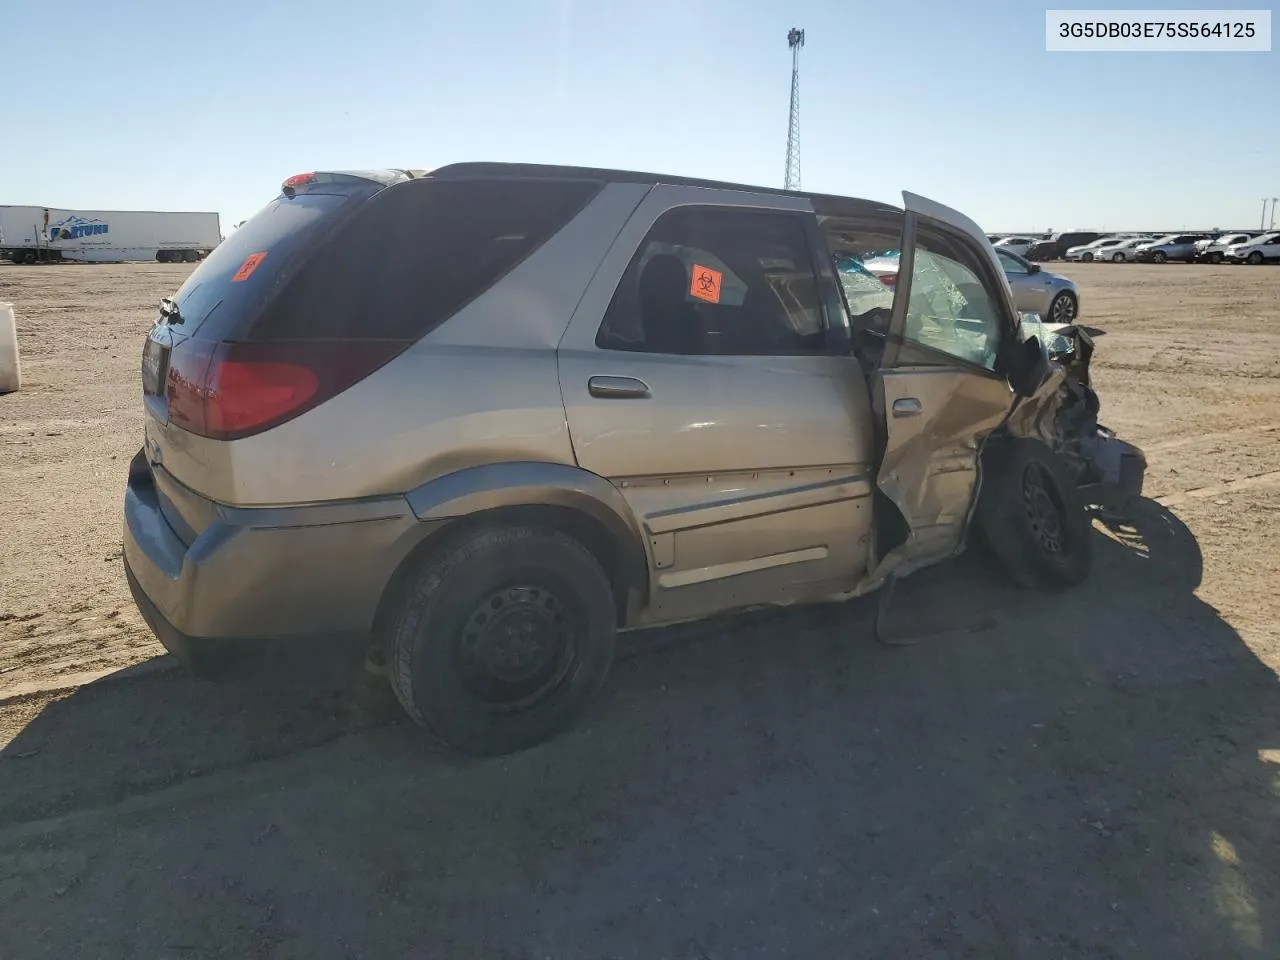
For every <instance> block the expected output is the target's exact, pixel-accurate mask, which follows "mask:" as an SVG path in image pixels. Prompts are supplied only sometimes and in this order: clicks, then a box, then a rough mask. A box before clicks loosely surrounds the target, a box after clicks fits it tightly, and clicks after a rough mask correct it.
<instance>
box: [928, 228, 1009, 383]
mask: <svg viewBox="0 0 1280 960" xmlns="http://www.w3.org/2000/svg"><path fill="white" fill-rule="evenodd" d="M979 270H980V268H976V265H975V255H974V254H972V253H970V251H969V250H968V249H966V248H965V247H964V246H962V245H961V244H960V243H959V242H957V241H955V240H953V239H951V238H950V237H947V236H944V235H942V234H939V233H935V232H933V231H931V230H928V229H926V228H922V229H921V231H920V233H919V234H918V236H917V245H916V251H915V264H914V265H913V267H912V270H911V295H910V297H909V299H908V300H907V318H906V331H905V334H906V338H907V339H908V340H910V341H913V342H915V343H918V344H921V345H922V346H926V347H929V348H931V349H932V350H936V351H938V352H940V353H944V354H946V355H948V356H950V357H955V358H956V359H959V360H962V361H964V362H966V363H972V364H976V365H978V366H981V367H985V368H986V369H988V370H994V369H995V367H996V357H997V355H998V353H999V348H1000V314H999V311H998V307H997V302H996V299H995V296H994V295H993V293H992V292H991V291H989V290H988V289H987V288H986V286H985V285H984V284H983V282H982V280H981V277H980V273H979Z"/></svg>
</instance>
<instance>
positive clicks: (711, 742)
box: [0, 264, 1280, 958]
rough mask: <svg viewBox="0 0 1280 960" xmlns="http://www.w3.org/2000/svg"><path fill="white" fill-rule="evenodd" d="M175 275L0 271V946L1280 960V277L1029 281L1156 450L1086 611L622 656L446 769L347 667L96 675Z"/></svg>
mask: <svg viewBox="0 0 1280 960" xmlns="http://www.w3.org/2000/svg"><path fill="white" fill-rule="evenodd" d="M189 269H190V268H189V267H184V266H180V265H172V266H170V265H159V264H155V265H132V266H65V267H53V268H16V267H9V266H7V265H6V266H0V300H11V301H13V302H14V303H15V308H16V310H17V315H18V329H19V340H20V346H21V350H22V356H23V373H24V380H25V383H24V389H23V391H22V392H21V393H18V394H14V395H10V396H5V397H0V530H2V531H3V545H4V549H3V551H2V552H0V917H3V922H2V923H0V957H15V958H17V957H22V958H26V957H38V956H58V957H65V956H95V957H116V956H120V957H126V956H127V957H134V956H154V957H183V958H185V957H237V958H239V957H249V956H260V957H307V958H327V957H388V956H406V957H407V956H413V957H433V958H434V957H449V958H457V957H500V958H525V957H529V958H541V957H556V958H564V957H592V958H595V957H636V958H660V957H669V958H720V957H746V956H761V957H763V956H799V957H828V956H830V957H841V958H843V957H861V956H866V957H892V958H926V957H927V958H934V957H937V958H943V957H948V958H949V957H984V958H985V957H993V958H1043V957H1080V958H1084V957H1090V958H1097V957H1160V958H1178V957H1187V958H1205V957H1260V958H1262V957H1276V956H1280V766H1277V764H1280V684H1278V683H1277V677H1276V672H1275V671H1276V668H1277V666H1280V619H1278V611H1280V600H1277V589H1276V587H1277V584H1280V551H1278V550H1277V549H1276V548H1275V543H1276V542H1277V541H1278V540H1280V296H1278V294H1280V270H1274V269H1267V268H1247V267H1236V268H1232V267H1207V266H1174V265H1169V266H1120V265H1109V264H1107V265H1098V264H1085V265H1071V266H1065V265H1060V266H1055V267H1054V269H1060V270H1061V272H1065V273H1068V274H1069V275H1071V276H1072V277H1074V278H1075V279H1076V280H1077V281H1078V282H1079V283H1080V285H1081V289H1082V304H1083V319H1084V321H1085V322H1086V323H1088V324H1090V325H1092V326H1096V327H1098V328H1100V329H1101V330H1103V331H1105V332H1104V334H1103V335H1101V336H1099V337H1098V340H1097V349H1098V354H1097V359H1096V361H1095V363H1096V371H1097V386H1098V388H1099V392H1100V393H1101V395H1102V401H1103V420H1104V422H1106V423H1107V424H1108V425H1109V426H1111V427H1113V428H1115V429H1116V430H1117V431H1118V432H1119V433H1120V434H1121V435H1122V436H1124V437H1125V438H1127V439H1129V440H1132V441H1134V442H1137V443H1139V444H1141V445H1142V446H1143V447H1144V448H1145V449H1146V451H1147V453H1148V456H1149V458H1150V461H1151V464H1150V471H1149V474H1148V490H1147V493H1148V499H1147V500H1145V501H1144V502H1143V503H1142V504H1140V505H1139V506H1138V507H1137V508H1135V509H1134V511H1133V512H1132V515H1131V516H1128V517H1126V518H1123V519H1121V520H1113V521H1110V525H1109V526H1108V527H1102V526H1101V525H1100V527H1099V530H1098V532H1097V534H1096V536H1095V544H1094V546H1095V550H1096V557H1095V572H1094V576H1093V577H1092V579H1091V580H1090V582H1089V583H1087V584H1086V585H1084V586H1083V587H1081V588H1078V589H1076V590H1072V591H1067V592H1063V593H1055V594H1047V595H1046V594H1028V593H1022V592H1017V591H1013V590H1010V589H1006V588H1004V587H1002V586H1000V585H999V584H997V583H995V582H993V580H992V578H991V577H990V575H989V574H988V573H987V571H986V570H985V569H984V568H982V567H981V565H980V564H979V563H978V562H977V561H976V560H973V559H969V558H965V559H962V560H961V561H958V562H956V563H953V564H949V565H946V566H945V567H942V568H939V569H937V570H933V571H929V572H927V573H926V574H924V575H921V576H920V577H919V578H917V580H916V581H915V582H914V583H910V584H909V585H907V586H904V590H905V591H906V595H905V596H900V597H899V598H897V599H895V605H894V614H893V615H894V617H895V618H897V619H898V621H899V622H901V623H903V624H904V625H906V626H908V627H909V626H913V625H917V624H918V622H919V621H918V619H917V620H913V619H912V618H918V617H919V616H922V614H920V613H919V612H920V611H932V612H933V613H935V614H938V613H941V615H942V616H944V617H945V618H946V619H947V620H949V621H951V622H953V623H960V624H965V623H970V622H972V623H977V622H979V621H980V620H981V619H982V615H983V614H987V613H991V612H994V614H995V616H996V625H995V626H994V627H991V628H988V629H981V630H975V631H972V632H967V633H959V634H955V633H953V634H949V635H946V636H940V637H936V638H933V639H929V640H926V641H925V642H923V643H921V644H919V645H917V646H914V647H908V648H889V647H885V646H882V645H879V644H877V643H876V642H875V641H874V639H873V638H872V634H871V630H870V624H871V619H872V618H873V617H874V613H875V608H874V601H863V602H858V603H853V604H848V605H844V606H840V607H830V608H821V609H811V610H799V611H787V612H778V613H769V614H761V615H752V616H746V617H739V618H734V619H730V620H727V621H722V622H717V623H712V624H702V625H699V626H696V627H691V628H685V629H681V630H675V631H660V632H650V633H647V634H643V635H639V636H635V637H632V638H630V639H628V640H627V641H626V643H625V644H624V647H623V652H622V656H621V659H620V662H619V664H618V666H617V668H616V669H615V671H614V673H613V675H612V678H611V680H610V683H609V688H608V690H607V692H606V695H605V696H604V697H603V698H602V700H601V702H600V703H599V705H598V706H597V708H596V709H595V710H594V712H593V713H592V714H591V715H590V716H589V717H587V718H586V719H585V720H584V722H583V723H581V724H580V725H579V726H578V727H577V728H575V729H574V730H573V731H571V732H570V733H569V734H568V735H566V736H564V737H561V738H560V739H558V740H556V741H554V742H553V743H550V744H547V745H545V746H543V747H540V748H538V749H535V750H532V751H529V752H527V753H525V754H521V755H519V756H516V757H510V758H506V759H501V760H492V761H474V760H463V759H459V758H457V757H454V756H451V755H446V754H443V753H440V752H437V751H435V750H434V749H433V748H431V747H429V746H428V745H427V744H426V743H425V742H424V741H423V739H422V738H421V737H420V736H419V735H418V734H417V732H416V731H415V730H414V728H413V727H412V726H411V725H409V724H407V723H404V722H401V720H400V717H399V715H398V713H397V711H396V710H395V709H394V708H393V705H392V704H391V703H390V701H389V700H388V698H387V697H386V695H385V692H384V691H383V690H381V688H379V687H376V686H371V685H369V684H359V683H355V682H353V681H351V680H349V679H348V678H347V677H345V676H338V675H335V676H332V677H328V676H325V677H318V678H308V679H306V680H298V681H296V682H293V683H285V682H284V681H283V680H273V681H265V680H264V681H261V682H259V683H256V684H253V685H246V686H208V685H202V684H199V683H197V682H195V681H193V680H191V679H189V678H188V677H187V676H186V675H185V674H183V673H181V672H178V671H161V670H157V671H153V672H150V673H146V674H143V675H138V676H135V677H132V678H130V679H127V680H112V681H109V682H105V683H88V680H89V679H90V678H92V677H94V676H95V675H96V674H98V673H101V672H102V671H106V670H111V669H116V668H123V667H129V666H132V665H135V664H143V663H163V661H161V660H158V659H157V658H158V657H159V656H160V654H161V650H160V648H159V646H158V645H157V644H156V643H155V641H154V640H153V639H152V638H151V637H150V635H149V634H148V632H147V631H146V629H145V627H144V626H143V624H142V621H141V619H140V618H139V617H138V615H137V614H136V612H135V611H134V609H133V605H132V602H131V601H130V599H129V597H128V592H127V589H126V588H125V585H124V578H123V573H122V571H121V564H120V549H119V544H120V532H119V525H120V500H121V495H122V491H123V487H124V478H125V471H126V466H127V463H128V460H129V458H130V457H131V456H132V455H133V453H134V452H135V451H136V450H137V448H138V446H139V444H140V441H139V438H140V435H141V405H140V403H139V396H138V392H139V388H138V363H139V355H140V350H141V341H142V337H143V335H144V334H145V331H146V329H147V328H148V326H149V324H150V322H151V318H152V316H153V314H154V310H155V306H156V303H157V301H158V300H159V298H160V297H162V296H165V295H167V294H169V293H171V292H172V291H173V290H174V289H175V288H176V287H177V285H178V284H179V283H180V282H181V280H182V278H183V277H184V276H185V275H186V273H187V271H188V270H189ZM78 684H79V685H78ZM52 687H57V688H58V689H49V688H52ZM41 688H44V689H41Z"/></svg>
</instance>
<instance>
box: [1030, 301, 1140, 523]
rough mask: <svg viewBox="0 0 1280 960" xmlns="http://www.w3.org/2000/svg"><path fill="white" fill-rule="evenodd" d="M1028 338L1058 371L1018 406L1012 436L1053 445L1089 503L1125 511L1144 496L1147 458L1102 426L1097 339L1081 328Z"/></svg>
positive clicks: (1053, 327) (1050, 329) (1052, 328)
mask: <svg viewBox="0 0 1280 960" xmlns="http://www.w3.org/2000/svg"><path fill="white" fill-rule="evenodd" d="M1029 332H1033V333H1035V334H1036V335H1038V336H1040V337H1041V342H1042V343H1043V344H1044V346H1045V349H1046V351H1047V352H1048V354H1049V359H1050V360H1051V361H1053V364H1054V371H1053V375H1052V376H1050V377H1049V378H1048V379H1047V380H1046V381H1045V382H1044V384H1042V385H1041V387H1040V390H1039V391H1038V392H1037V393H1036V395H1035V396H1033V397H1030V398H1028V399H1027V400H1025V401H1024V402H1023V403H1021V404H1019V405H1018V407H1017V408H1016V409H1015V410H1014V412H1013V414H1012V415H1011V416H1010V418H1009V420H1008V422H1007V424H1006V428H1007V429H1008V431H1009V433H1011V434H1013V435H1014V436H1020V437H1036V438H1039V439H1040V440H1043V441H1044V442H1045V443H1047V444H1049V446H1051V447H1052V448H1053V449H1054V450H1055V451H1056V452H1057V453H1058V454H1059V455H1060V456H1061V457H1062V458H1063V460H1064V461H1065V462H1066V463H1067V465H1068V467H1069V469H1070V470H1071V472H1072V474H1073V475H1074V476H1075V478H1076V482H1077V483H1078V484H1079V486H1080V488H1081V490H1082V492H1083V493H1084V494H1085V497H1086V500H1087V501H1088V502H1089V503H1092V504H1094V505H1096V506H1101V507H1105V508H1109V509H1120V508H1122V507H1123V506H1124V505H1125V504H1126V503H1128V502H1129V500H1130V499H1132V498H1134V497H1139V496H1141V495H1142V488H1143V482H1144V478H1145V475H1146V469H1147V458H1146V456H1145V455H1144V454H1143V452H1142V450H1141V449H1139V448H1138V447H1136V446H1134V445H1133V444H1131V443H1128V442H1126V441H1124V440H1121V439H1120V438H1119V437H1117V436H1116V435H1115V432H1114V431H1112V430H1110V429H1108V428H1107V427H1105V426H1103V425H1102V424H1101V423H1099V422H1098V413H1099V410H1100V407H1101V402H1100V401H1099V399H1098V394H1097V393H1096V392H1095V391H1094V389H1093V384H1092V381H1091V378H1090V373H1089V365H1090V362H1091V360H1092V359H1093V352H1094V341H1093V337H1092V336H1090V335H1089V333H1088V331H1086V330H1085V329H1084V328H1083V327H1081V326H1079V325H1077V324H1048V323H1039V324H1038V329H1036V330H1032V331H1029Z"/></svg>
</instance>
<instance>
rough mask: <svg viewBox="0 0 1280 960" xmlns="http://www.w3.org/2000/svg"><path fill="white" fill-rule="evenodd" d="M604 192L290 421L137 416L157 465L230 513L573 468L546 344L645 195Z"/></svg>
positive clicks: (551, 350)
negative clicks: (485, 467)
mask: <svg viewBox="0 0 1280 960" xmlns="http://www.w3.org/2000/svg"><path fill="white" fill-rule="evenodd" d="M649 189H650V188H649V187H647V186H645V185H642V184H634V183H614V184H609V185H608V186H606V187H605V188H604V189H603V190H602V191H601V192H600V193H599V194H598V195H597V196H596V197H595V199H593V200H592V201H591V202H590V203H589V204H588V205H587V207H586V208H585V209H584V210H583V211H582V212H581V213H579V214H578V216H577V217H576V218H574V219H573V220H572V221H571V222H570V223H569V224H568V225H566V226H565V227H564V229H562V230H561V231H560V232H559V233H557V234H556V235H555V236H554V237H552V238H551V239H550V240H549V241H548V242H547V243H546V244H544V245H543V246H542V247H541V248H540V249H539V250H538V251H537V252H535V253H534V254H533V255H532V256H531V257H529V258H528V259H527V260H525V261H524V262H523V263H521V264H520V265H518V266H517V267H516V268H515V269H514V270H512V271H511V272H510V273H509V274H507V275H506V276H505V277H503V278H502V280H501V281H499V282H498V283H496V284H495V285H494V286H493V287H491V288H490V289H489V290H488V291H486V292H485V293H484V294H482V295H481V296H479V297H477V298H476V299H475V300H474V301H473V302H471V303H470V304H468V305H467V306H465V307H464V308H463V309H462V310H460V311H459V312H458V313H457V314H456V315H455V316H453V317H452V318H450V319H449V320H448V321H447V322H445V323H444V324H443V325H441V326H440V327H439V328H438V329H436V330H435V331H433V332H432V333H430V334H429V335H428V336H427V337H425V338H424V339H423V340H422V341H421V342H419V343H418V344H416V345H415V346H413V347H412V348H410V349H409V350H408V351H406V352H405V353H403V354H401V355H400V356H399V357H397V358H396V359H394V360H392V361H391V362H390V363H389V364H387V365H386V366H385V367H383V368H382V369H380V370H378V371H376V372H375V373H374V374H372V375H370V376H369V377H367V378H365V379H364V380H361V381H360V382H359V383H357V384H355V385H354V386H353V387H351V388H349V389H347V390H345V391H343V392H342V393H341V394H339V395H338V396H336V397H334V398H333V399H331V400H328V401H327V402H325V403H324V404H321V405H320V406H319V407H316V408H315V409H314V410H311V411H308V412H307V413H305V414H303V415H302V416H300V417H298V418H297V419H295V420H290V421H288V422H287V423H284V424H281V425H280V426H278V427H275V428H273V429H271V430H268V431H266V432H265V433H261V434H257V435H254V436H251V437H246V438H244V439H241V440H234V441H231V442H225V441H218V440H209V439H206V438H203V437H198V436H195V435H194V434H191V433H187V432H186V431H184V430H181V429H177V428H173V427H168V426H165V425H162V424H160V423H159V422H158V421H157V420H156V419H155V418H154V417H152V416H150V415H148V417H147V424H146V430H147V433H148V436H149V437H151V438H153V439H155V440H158V441H159V442H160V444H161V447H162V456H163V460H164V464H165V468H166V469H167V470H168V471H169V472H170V473H172V474H173V475H174V476H175V477H176V478H177V479H178V480H180V481H181V482H183V483H184V484H186V485H187V486H189V487H190V488H192V489H193V490H195V491H196V492H198V493H200V494H202V495H203V496H205V497H208V498H210V499H212V500H215V501H218V502H220V503H226V504H232V505H236V506H267V505H270V506H278V505H287V504H293V505H302V504H314V503H324V502H328V501H331V500H338V499H351V498H358V497H368V496H378V495H382V494H388V493H403V492H404V491H406V490H410V489H412V488H413V487H415V486H417V485H419V484H422V483H425V482H427V481H429V480H431V479H433V478H435V477H437V476H441V475H443V474H445V473H448V472H450V471H453V470H458V469H461V468H464V467H468V466H474V465H477V464H483V463H498V462H503V461H528V460H533V461H547V462H556V463H565V464H572V463H573V462H574V458H573V447H572V445H571V444H570V442H569V431H568V427H567V426H566V424H565V416H564V405H563V403H562V402H561V398H560V388H559V384H558V383H557V379H556V357H555V347H556V343H557V342H558V341H559V340H560V337H561V336H562V335H563V333H564V331H565V327H566V326H567V324H568V318H569V317H570V316H571V315H572V314H573V311H574V307H575V305H576V304H577V301H578V298H579V296H580V295H581V291H582V290H583V288H584V287H586V285H587V283H588V281H589V280H590V278H591V276H592V274H593V273H594V272H595V270H596V267H597V265H598V264H599V263H600V260H601V258H602V257H603V256H604V253H605V250H604V248H602V246H601V244H600V238H601V237H602V236H607V237H614V236H616V235H617V232H618V230H619V229H620V228H621V226H622V225H623V224H624V223H625V222H626V220H627V217H628V216H629V215H630V214H631V212H632V211H633V210H634V209H635V206H636V204H637V203H639V202H640V200H641V198H642V197H644V195H645V194H646V193H647V192H648V191H649Z"/></svg>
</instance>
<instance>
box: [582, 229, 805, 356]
mask: <svg viewBox="0 0 1280 960" xmlns="http://www.w3.org/2000/svg"><path fill="white" fill-rule="evenodd" d="M596 345H597V346H598V347H601V348H602V349H605V350H631V351H638V352H642V353H678V354H720V355H737V354H751V355H771V356H787V355H793V354H804V353H815V352H821V351H822V350H823V348H824V345H825V338H824V336H823V323H822V309H821V306H820V294H819V285H818V278H817V275H816V274H815V272H814V267H813V258H812V255H811V253H810V249H809V242H808V238H807V236H806V233H805V221H804V218H803V215H793V214H784V213H766V212H761V211H754V210H739V209H733V208H723V207H680V208H678V209H676V210H673V211H671V212H669V213H667V214H664V215H663V216H662V218H661V219H659V220H658V222H657V223H656V224H654V226H653V228H652V229H651V230H650V231H649V235H648V236H647V237H645V239H644V242H643V243H642V244H641V245H640V249H639V250H638V251H637V252H636V255H635V256H634V257H633V258H632V260H631V263H630V265H629V266H628V267H627V270H626V272H625V273H624V274H623V275H622V280H621V282H620V283H619V284H618V289H617V290H616V291H615V292H614V295H613V300H612V302H611V303H610V304H609V309H608V310H607V311H606V313H605V316H604V320H603V322H602V323H601V325H600V330H599V332H598V333H597V334H596Z"/></svg>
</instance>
